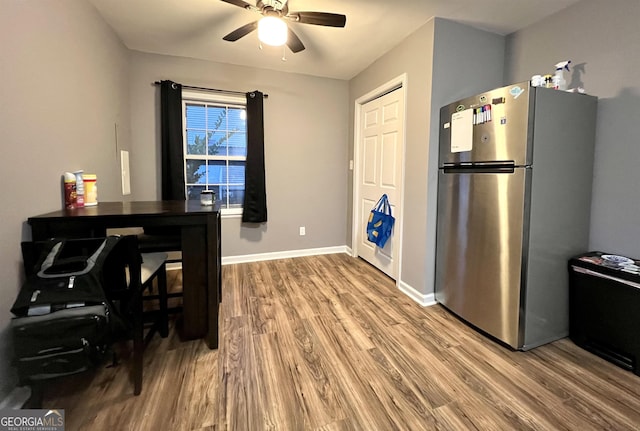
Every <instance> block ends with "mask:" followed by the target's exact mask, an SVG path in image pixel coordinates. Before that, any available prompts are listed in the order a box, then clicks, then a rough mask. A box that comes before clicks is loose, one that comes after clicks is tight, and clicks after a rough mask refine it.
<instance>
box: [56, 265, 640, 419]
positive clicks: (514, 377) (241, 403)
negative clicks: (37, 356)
mask: <svg viewBox="0 0 640 431" xmlns="http://www.w3.org/2000/svg"><path fill="white" fill-rule="evenodd" d="M170 280H173V284H174V285H179V284H180V283H181V278H180V273H179V271H177V274H173V278H170ZM220 319H221V320H220V331H221V332H220V340H221V342H220V348H219V350H209V349H207V348H206V346H205V345H204V343H203V342H202V341H189V342H181V341H180V340H179V339H178V337H177V335H176V331H174V330H172V331H171V334H170V336H169V338H166V339H160V338H159V337H156V338H154V341H153V342H152V343H151V345H150V346H149V349H148V350H147V352H146V355H145V375H144V382H143V389H142V394H141V395H140V396H138V397H136V396H134V395H133V386H132V385H131V383H130V381H129V376H128V373H127V371H128V369H129V361H128V360H127V358H124V359H123V360H122V362H121V364H120V365H118V366H117V367H115V368H103V369H100V370H97V371H96V372H95V373H93V374H91V375H82V376H75V377H74V378H72V379H69V380H68V381H66V382H65V383H64V384H61V385H57V386H56V387H50V388H47V391H46V393H45V402H44V406H45V407H47V408H64V409H65V415H66V418H67V429H68V430H232V431H244V430H294V431H297V430H323V431H342V430H367V431H369V430H385V431H386V430H581V431H582V430H603V429H611V430H638V429H640V377H638V376H636V375H634V374H633V373H630V372H628V371H625V370H622V369H620V368H618V367H616V366H614V365H612V364H610V363H608V362H606V361H604V360H602V359H600V358H598V357H597V356H594V355H592V354H590V353H588V352H586V351H584V350H582V349H580V348H579V347H577V346H575V345H574V344H573V343H572V342H571V341H570V340H568V339H564V340H560V341H557V342H555V343H551V344H548V345H545V346H542V347H539V348H537V349H534V350H532V351H529V352H514V351H511V350H510V349H508V348H506V347H503V346H502V345H500V344H498V343H496V342H494V341H492V340H490V339H488V338H486V337H484V336H483V335H481V334H479V333H477V332H476V331H474V330H473V329H471V328H469V327H468V326H467V325H465V324H464V323H462V322H461V321H459V320H458V319H457V318H455V317H454V316H452V315H451V314H450V313H449V312H447V311H446V310H445V309H443V308H442V307H440V306H432V307H427V308H423V307H420V306H419V305H417V304H415V303H414V302H413V301H412V300H410V299H409V298H408V297H406V296H405V295H404V294H402V293H401V292H399V291H398V290H397V289H396V287H395V285H394V282H393V281H392V280H390V279H388V278H387V277H386V276H384V275H382V274H381V273H379V272H378V271H376V270H375V269H373V268H372V267H370V266H369V265H368V264H367V263H366V262H363V261H361V260H359V259H354V258H352V257H349V256H348V255H346V254H335V255H325V256H314V257H303V258H296V259H283V260H274V261H266V262H257V263H247V264H237V265H228V266H224V267H223V300H222V304H221V318H220Z"/></svg>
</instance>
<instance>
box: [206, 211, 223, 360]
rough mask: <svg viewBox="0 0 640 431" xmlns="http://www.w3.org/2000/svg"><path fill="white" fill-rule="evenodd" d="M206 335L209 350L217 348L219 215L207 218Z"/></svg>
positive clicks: (219, 278) (219, 269)
mask: <svg viewBox="0 0 640 431" xmlns="http://www.w3.org/2000/svg"><path fill="white" fill-rule="evenodd" d="M207 250H208V251H207V262H208V265H207V267H208V269H209V271H208V274H207V279H208V286H209V289H208V290H207V308H208V309H207V335H206V336H205V341H206V343H207V346H209V348H210V349H217V348H218V330H219V329H218V319H219V316H218V312H219V307H220V300H221V294H220V292H221V290H220V288H221V286H220V283H221V274H222V268H221V267H220V258H221V256H220V252H221V250H220V213H215V214H213V215H211V216H210V217H207Z"/></svg>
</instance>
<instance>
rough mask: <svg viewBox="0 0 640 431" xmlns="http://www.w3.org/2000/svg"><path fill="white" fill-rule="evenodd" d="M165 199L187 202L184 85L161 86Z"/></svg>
mask: <svg viewBox="0 0 640 431" xmlns="http://www.w3.org/2000/svg"><path fill="white" fill-rule="evenodd" d="M160 124H161V136H162V200H185V198H186V196H185V191H184V188H185V184H184V154H183V152H184V151H183V149H182V85H180V84H176V83H175V82H172V81H162V82H161V83H160Z"/></svg>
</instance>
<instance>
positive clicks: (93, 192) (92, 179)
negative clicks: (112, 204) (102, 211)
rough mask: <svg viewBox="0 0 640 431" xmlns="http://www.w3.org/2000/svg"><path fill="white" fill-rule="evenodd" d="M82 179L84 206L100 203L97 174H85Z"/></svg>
mask: <svg viewBox="0 0 640 431" xmlns="http://www.w3.org/2000/svg"><path fill="white" fill-rule="evenodd" d="M82 181H83V182H84V206H86V207H90V206H94V205H98V185H97V184H96V182H97V177H96V175H95V174H83V175H82Z"/></svg>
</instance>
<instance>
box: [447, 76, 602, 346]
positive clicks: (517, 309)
mask: <svg viewBox="0 0 640 431" xmlns="http://www.w3.org/2000/svg"><path fill="white" fill-rule="evenodd" d="M596 106H597V99H596V98H595V97H593V96H588V95H584V94H577V93H567V92H564V91H558V90H553V89H547V88H540V87H530V86H529V84H528V83H527V82H524V83H519V84H514V85H509V86H506V87H503V88H499V89H495V90H492V91H488V92H486V93H482V94H479V95H476V96H473V97H469V98H466V99H463V100H459V101H457V102H455V103H452V104H450V105H448V106H445V107H443V108H442V109H441V110H440V150H439V172H438V217H437V236H436V249H437V250H436V278H435V296H436V300H437V301H438V302H439V303H441V304H442V305H444V306H445V307H446V308H447V309H449V310H450V311H452V312H453V313H455V314H456V315H458V316H459V317H460V318H462V319H463V320H465V321H466V322H468V323H469V324H471V325H472V326H474V327H475V328H477V329H479V330H480V331H482V332H484V333H485V334H487V335H489V336H491V337H494V338H495V339H497V340H500V341H502V342H503V343H506V344H507V345H509V346H511V347H512V348H514V349H521V350H528V349H531V348H534V347H536V346H539V345H542V344H545V343H547V342H550V341H554V340H556V339H559V338H562V337H565V336H567V335H568V332H569V319H568V310H569V300H568V291H569V289H568V271H567V262H568V260H569V258H570V257H572V256H574V255H576V254H580V253H583V252H585V251H587V249H588V239H589V213H590V207H591V183H592V171H593V154H594V141H595V124H596Z"/></svg>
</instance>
